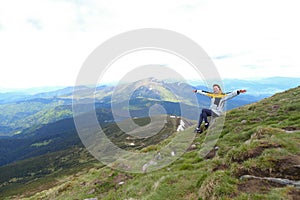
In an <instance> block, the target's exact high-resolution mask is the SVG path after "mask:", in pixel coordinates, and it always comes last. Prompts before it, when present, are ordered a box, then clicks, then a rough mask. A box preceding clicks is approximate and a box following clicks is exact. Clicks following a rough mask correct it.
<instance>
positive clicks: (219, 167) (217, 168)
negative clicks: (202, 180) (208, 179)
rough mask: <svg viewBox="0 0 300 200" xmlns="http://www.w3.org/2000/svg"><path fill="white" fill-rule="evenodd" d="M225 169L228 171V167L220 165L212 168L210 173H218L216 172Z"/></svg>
mask: <svg viewBox="0 0 300 200" xmlns="http://www.w3.org/2000/svg"><path fill="white" fill-rule="evenodd" d="M226 169H228V165H226V164H220V165H218V166H216V167H214V168H213V169H212V171H213V172H215V171H218V170H226Z"/></svg>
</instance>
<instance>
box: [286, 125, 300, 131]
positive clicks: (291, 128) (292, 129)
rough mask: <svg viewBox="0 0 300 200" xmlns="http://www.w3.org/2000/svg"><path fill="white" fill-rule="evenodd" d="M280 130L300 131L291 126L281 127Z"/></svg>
mask: <svg viewBox="0 0 300 200" xmlns="http://www.w3.org/2000/svg"><path fill="white" fill-rule="evenodd" d="M282 129H283V130H285V131H298V130H300V128H299V127H293V126H287V127H283V128H282Z"/></svg>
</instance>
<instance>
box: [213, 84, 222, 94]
mask: <svg viewBox="0 0 300 200" xmlns="http://www.w3.org/2000/svg"><path fill="white" fill-rule="evenodd" d="M215 86H216V87H218V88H219V90H220V91H221V93H223V91H222V89H221V86H220V85H219V84H213V87H215Z"/></svg>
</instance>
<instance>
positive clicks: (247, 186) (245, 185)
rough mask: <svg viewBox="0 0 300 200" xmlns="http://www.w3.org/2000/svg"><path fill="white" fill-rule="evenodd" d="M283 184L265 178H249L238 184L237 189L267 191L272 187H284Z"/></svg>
mask: <svg viewBox="0 0 300 200" xmlns="http://www.w3.org/2000/svg"><path fill="white" fill-rule="evenodd" d="M284 186H285V185H282V184H279V183H274V182H270V181H266V180H258V179H249V180H245V181H243V182H241V183H240V184H238V191H240V192H245V193H250V194H251V193H267V192H269V191H270V190H271V189H272V188H278V187H284Z"/></svg>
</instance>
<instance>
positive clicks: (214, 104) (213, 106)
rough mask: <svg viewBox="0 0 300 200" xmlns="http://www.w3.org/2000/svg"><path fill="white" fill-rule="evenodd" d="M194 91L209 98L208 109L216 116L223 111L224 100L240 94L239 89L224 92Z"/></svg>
mask: <svg viewBox="0 0 300 200" xmlns="http://www.w3.org/2000/svg"><path fill="white" fill-rule="evenodd" d="M196 92H197V93H199V94H201V95H204V96H208V97H210V98H211V103H210V107H209V109H210V110H212V111H213V112H214V113H215V114H216V115H217V116H220V115H221V114H222V113H223V112H224V105H225V101H227V100H229V99H231V98H233V97H235V96H237V95H239V94H240V91H238V90H237V91H233V92H230V93H226V94H224V93H220V94H215V93H211V92H207V91H204V90H197V91H196Z"/></svg>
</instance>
